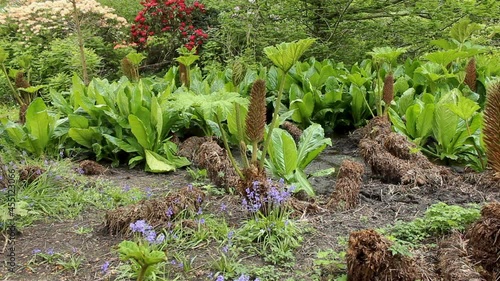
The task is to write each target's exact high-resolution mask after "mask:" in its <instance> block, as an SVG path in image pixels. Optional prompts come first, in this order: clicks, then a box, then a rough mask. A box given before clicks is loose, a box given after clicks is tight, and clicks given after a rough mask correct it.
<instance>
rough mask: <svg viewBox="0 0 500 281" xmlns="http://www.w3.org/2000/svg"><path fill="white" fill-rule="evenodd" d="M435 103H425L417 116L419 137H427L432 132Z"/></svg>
mask: <svg viewBox="0 0 500 281" xmlns="http://www.w3.org/2000/svg"><path fill="white" fill-rule="evenodd" d="M434 111H435V106H434V104H430V103H428V104H425V105H424V106H423V109H422V111H421V112H420V114H419V115H418V117H417V124H416V127H415V128H416V131H417V137H418V138H423V139H425V138H426V137H428V136H429V135H430V134H431V133H432V120H434Z"/></svg>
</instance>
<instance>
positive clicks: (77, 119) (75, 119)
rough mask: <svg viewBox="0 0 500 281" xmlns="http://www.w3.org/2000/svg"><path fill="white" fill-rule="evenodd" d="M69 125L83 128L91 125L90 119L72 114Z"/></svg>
mask: <svg viewBox="0 0 500 281" xmlns="http://www.w3.org/2000/svg"><path fill="white" fill-rule="evenodd" d="M68 119H69V126H70V127H71V128H81V129H86V128H88V127H89V119H87V118H85V117H84V116H81V115H76V114H70V115H69V116H68Z"/></svg>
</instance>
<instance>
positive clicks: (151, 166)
mask: <svg viewBox="0 0 500 281" xmlns="http://www.w3.org/2000/svg"><path fill="white" fill-rule="evenodd" d="M145 153H146V171H148V172H153V173H164V172H170V171H175V165H172V163H170V162H169V161H168V160H167V159H165V158H164V157H163V156H161V155H159V154H158V153H156V152H153V151H151V150H148V149H146V150H145Z"/></svg>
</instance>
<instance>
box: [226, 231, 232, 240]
mask: <svg viewBox="0 0 500 281" xmlns="http://www.w3.org/2000/svg"><path fill="white" fill-rule="evenodd" d="M233 236H234V230H231V231H229V233H228V234H227V239H229V240H231V239H233Z"/></svg>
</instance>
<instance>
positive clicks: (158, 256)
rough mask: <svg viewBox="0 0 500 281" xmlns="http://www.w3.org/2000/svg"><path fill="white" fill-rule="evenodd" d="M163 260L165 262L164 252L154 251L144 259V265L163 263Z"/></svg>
mask: <svg viewBox="0 0 500 281" xmlns="http://www.w3.org/2000/svg"><path fill="white" fill-rule="evenodd" d="M165 260H166V257H165V252H162V251H156V250H155V251H151V252H150V253H148V254H147V255H146V256H145V259H144V261H145V262H146V264H149V265H153V264H157V263H159V262H162V261H165Z"/></svg>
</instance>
